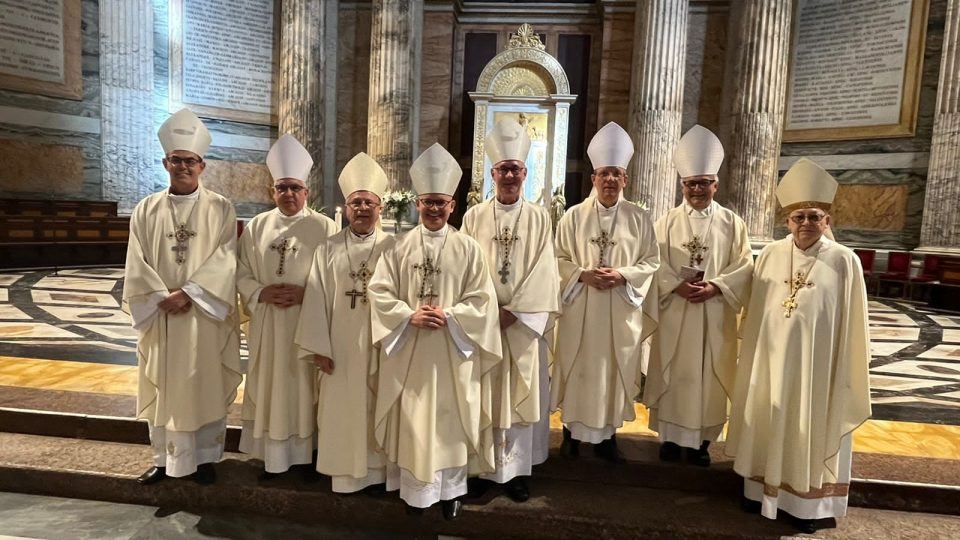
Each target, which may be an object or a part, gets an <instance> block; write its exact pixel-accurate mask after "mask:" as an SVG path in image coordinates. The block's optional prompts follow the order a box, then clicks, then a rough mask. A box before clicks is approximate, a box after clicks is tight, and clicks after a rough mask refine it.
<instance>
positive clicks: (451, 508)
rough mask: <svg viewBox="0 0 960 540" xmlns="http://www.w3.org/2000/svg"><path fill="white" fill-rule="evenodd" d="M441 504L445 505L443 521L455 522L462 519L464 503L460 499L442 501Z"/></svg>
mask: <svg viewBox="0 0 960 540" xmlns="http://www.w3.org/2000/svg"><path fill="white" fill-rule="evenodd" d="M440 504H442V505H443V519H445V520H447V521H453V520H455V519H457V518H458V517H460V512H461V511H462V510H463V503H462V502H460V499H453V500H452V501H440Z"/></svg>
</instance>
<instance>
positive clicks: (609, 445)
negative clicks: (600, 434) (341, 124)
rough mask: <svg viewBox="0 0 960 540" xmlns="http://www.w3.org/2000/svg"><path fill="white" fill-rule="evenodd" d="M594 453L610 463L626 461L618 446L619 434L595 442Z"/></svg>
mask: <svg viewBox="0 0 960 540" xmlns="http://www.w3.org/2000/svg"><path fill="white" fill-rule="evenodd" d="M593 455H595V456H597V457H598V458H600V459H602V460H604V461H608V462H610V463H626V461H627V460H626V459H624V458H623V454H621V453H620V449H619V448H617V436H616V435H613V436H611V437H610V438H609V439H607V440H605V441H603V442H601V443H599V444H595V445H594V446H593Z"/></svg>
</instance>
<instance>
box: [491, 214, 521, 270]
mask: <svg viewBox="0 0 960 540" xmlns="http://www.w3.org/2000/svg"><path fill="white" fill-rule="evenodd" d="M493 239H494V241H496V242H497V243H498V244H500V249H501V250H502V251H503V264H501V265H500V270H497V273H498V274H500V283H506V282H507V278H508V277H509V276H510V252H511V251H512V250H513V244H514V243H515V242H516V241H517V240H519V239H520V237H519V236H517V235H516V233H514V232H512V231H511V230H510V227H504V228H503V230H502V231H501V232H500V234H498V235H496V236H494V237H493Z"/></svg>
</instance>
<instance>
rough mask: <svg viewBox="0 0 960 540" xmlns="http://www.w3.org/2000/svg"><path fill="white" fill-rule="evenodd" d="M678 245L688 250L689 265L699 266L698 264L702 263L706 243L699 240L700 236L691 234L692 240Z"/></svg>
mask: <svg viewBox="0 0 960 540" xmlns="http://www.w3.org/2000/svg"><path fill="white" fill-rule="evenodd" d="M680 247H682V248H683V249H685V250H687V251H689V252H690V266H696V267H697V268H700V265H701V264H702V263H703V254H704V252H706V251H707V249H708V248H707V245H706V244H704V243H703V241H702V240H700V237H699V236H697V235H693V239H692V240H690V241H689V242H686V243H683V244H680Z"/></svg>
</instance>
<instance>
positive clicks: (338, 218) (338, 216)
mask: <svg viewBox="0 0 960 540" xmlns="http://www.w3.org/2000/svg"><path fill="white" fill-rule="evenodd" d="M333 220H334V221H336V222H337V229H342V228H343V208H341V207H339V206H338V207H337V211H336V213H335V214H334V218H333Z"/></svg>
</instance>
